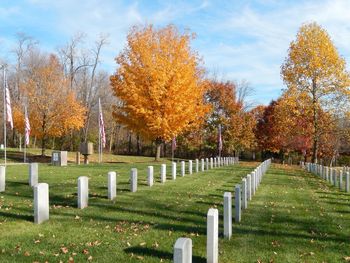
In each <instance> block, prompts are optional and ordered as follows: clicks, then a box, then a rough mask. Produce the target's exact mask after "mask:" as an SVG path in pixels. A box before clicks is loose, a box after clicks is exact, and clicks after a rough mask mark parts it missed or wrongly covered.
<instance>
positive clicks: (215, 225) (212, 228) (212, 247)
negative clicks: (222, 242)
mask: <svg viewBox="0 0 350 263" xmlns="http://www.w3.org/2000/svg"><path fill="white" fill-rule="evenodd" d="M207 262H208V263H218V262H219V212H218V210H217V209H215V208H210V209H209V210H208V214H207Z"/></svg>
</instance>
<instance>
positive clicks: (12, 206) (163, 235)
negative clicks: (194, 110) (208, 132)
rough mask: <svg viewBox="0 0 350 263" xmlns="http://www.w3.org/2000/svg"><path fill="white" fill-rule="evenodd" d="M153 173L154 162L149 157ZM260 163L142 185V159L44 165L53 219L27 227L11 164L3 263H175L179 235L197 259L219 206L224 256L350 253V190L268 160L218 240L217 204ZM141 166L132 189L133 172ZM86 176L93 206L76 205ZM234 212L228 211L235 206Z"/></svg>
mask: <svg viewBox="0 0 350 263" xmlns="http://www.w3.org/2000/svg"><path fill="white" fill-rule="evenodd" d="M153 165H154V166H155V178H157V180H159V171H160V164H159V163H155V164H153ZM254 166H256V163H242V164H241V165H239V166H231V167H221V168H217V169H215V170H212V171H209V172H200V173H198V174H193V175H186V176H185V177H178V178H177V180H176V181H172V180H170V167H169V166H168V167H167V168H168V170H167V174H168V181H167V182H166V183H165V184H164V185H162V184H161V183H159V181H158V182H157V183H156V184H155V185H154V186H153V187H152V188H149V187H148V186H147V185H146V168H147V163H136V164H130V163H114V164H103V165H98V164H95V165H89V166H76V165H70V166H68V167H52V166H48V165H40V167H39V173H40V175H39V181H40V182H47V183H48V184H49V188H50V220H49V221H47V222H45V223H43V224H42V225H35V224H33V222H32V221H33V208H32V200H33V193H32V189H31V188H30V187H29V186H28V183H27V181H28V167H27V166H25V165H16V166H9V167H8V168H7V189H6V192H5V193H2V194H1V195H0V197H1V198H0V206H1V209H0V223H1V224H0V262H34V261H37V262H45V261H48V262H59V261H60V260H62V261H63V262H67V261H68V260H69V258H73V259H74V261H75V262H86V261H87V260H88V259H89V257H90V260H91V261H92V262H160V261H162V262H172V253H173V245H174V243H175V241H176V239H177V238H179V237H183V236H186V237H190V238H192V241H193V256H194V257H193V260H194V262H206V259H205V258H206V213H207V211H208V209H209V208H210V207H217V208H218V209H219V213H220V241H219V242H220V243H219V250H220V253H219V260H220V262H257V260H261V262H322V261H323V262H342V260H343V257H345V256H350V252H349V251H350V245H349V236H350V206H349V205H350V195H349V194H346V193H341V192H339V191H337V190H335V189H334V188H333V187H331V186H328V185H327V184H326V183H325V182H323V181H321V180H320V179H319V178H316V177H315V176H312V175H310V174H307V173H305V172H303V171H301V170H299V169H294V168H293V169H287V168H285V167H282V166H273V167H272V168H271V169H270V170H269V172H268V173H267V174H266V175H265V177H264V178H263V181H262V184H261V186H260V188H259V189H258V191H257V193H256V195H255V196H254V197H253V200H252V201H251V202H250V203H249V205H248V209H247V210H245V211H244V212H243V216H242V222H241V223H240V224H235V223H234V224H233V236H232V238H231V240H225V239H223V237H222V232H223V228H222V214H223V213H222V201H223V193H224V192H225V191H233V187H234V185H235V184H237V183H238V182H240V180H241V178H243V177H244V176H245V175H246V174H247V173H248V172H250V171H251V170H252V168H253V167H254ZM132 167H137V168H138V169H139V188H138V192H136V193H130V192H129V183H128V179H129V172H130V169H131V168H132ZM111 170H115V171H117V172H118V174H119V176H118V196H117V199H116V200H115V202H111V201H109V200H107V198H106V196H107V172H108V171H111ZM81 175H86V176H88V177H89V178H90V181H89V183H90V187H89V188H90V199H89V207H88V208H86V209H83V210H79V209H77V208H76V202H77V200H76V199H77V197H76V192H77V178H78V177H79V176H81ZM233 211H234V210H233Z"/></svg>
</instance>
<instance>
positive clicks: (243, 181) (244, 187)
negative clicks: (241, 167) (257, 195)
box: [242, 178, 248, 209]
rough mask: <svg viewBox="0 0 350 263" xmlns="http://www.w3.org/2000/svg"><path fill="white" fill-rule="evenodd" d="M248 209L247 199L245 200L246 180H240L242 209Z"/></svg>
mask: <svg viewBox="0 0 350 263" xmlns="http://www.w3.org/2000/svg"><path fill="white" fill-rule="evenodd" d="M247 207H248V198H247V180H246V179H245V178H243V179H242V208H243V209H247Z"/></svg>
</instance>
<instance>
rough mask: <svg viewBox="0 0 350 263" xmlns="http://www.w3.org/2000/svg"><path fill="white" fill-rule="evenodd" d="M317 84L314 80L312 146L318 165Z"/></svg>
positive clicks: (313, 156)
mask: <svg viewBox="0 0 350 263" xmlns="http://www.w3.org/2000/svg"><path fill="white" fill-rule="evenodd" d="M316 89H317V84H316V80H315V79H313V80H312V110H313V116H312V117H313V126H314V127H313V128H314V130H313V145H312V160H311V161H312V162H313V163H317V155H318V143H319V141H318V132H319V131H318V116H317V96H316Z"/></svg>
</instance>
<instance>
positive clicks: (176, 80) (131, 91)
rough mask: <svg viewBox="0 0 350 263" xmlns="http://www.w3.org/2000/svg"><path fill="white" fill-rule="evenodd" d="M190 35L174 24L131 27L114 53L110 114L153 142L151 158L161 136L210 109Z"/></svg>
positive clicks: (193, 122) (200, 118)
mask: <svg viewBox="0 0 350 263" xmlns="http://www.w3.org/2000/svg"><path fill="white" fill-rule="evenodd" d="M193 37H194V36H193V35H191V34H188V33H184V34H181V33H180V32H179V31H178V30H177V29H176V28H175V27H174V26H173V25H169V26H167V27H165V28H161V29H155V28H154V27H153V26H152V25H148V26H144V27H133V28H132V29H131V31H130V33H129V34H128V37H127V45H126V47H125V49H124V50H123V51H122V52H121V53H120V54H119V56H118V57H117V58H116V62H117V64H118V65H119V67H118V69H117V71H116V73H115V74H114V75H113V76H111V85H112V87H113V92H114V95H115V96H116V97H117V98H118V99H119V100H120V101H121V103H120V104H119V106H115V109H114V117H115V119H116V120H117V121H119V122H120V123H122V124H124V125H126V126H127V127H128V128H129V129H131V130H132V131H134V132H137V133H139V134H140V135H141V136H143V137H144V138H148V139H151V140H154V141H155V142H156V145H157V154H156V160H158V159H159V157H160V144H161V143H162V142H164V141H169V140H171V139H172V138H173V137H175V136H177V135H179V134H181V133H183V132H185V131H187V130H189V129H191V128H194V127H198V125H199V124H200V123H202V121H203V119H204V116H205V114H206V113H207V112H208V111H209V106H208V105H206V104H205V102H204V94H205V91H206V90H207V86H208V85H207V84H206V82H205V81H204V80H203V74H204V70H203V68H202V67H201V66H200V63H201V60H200V59H199V57H198V54H197V53H196V52H194V51H192V50H191V47H190V41H191V39H193Z"/></svg>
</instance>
